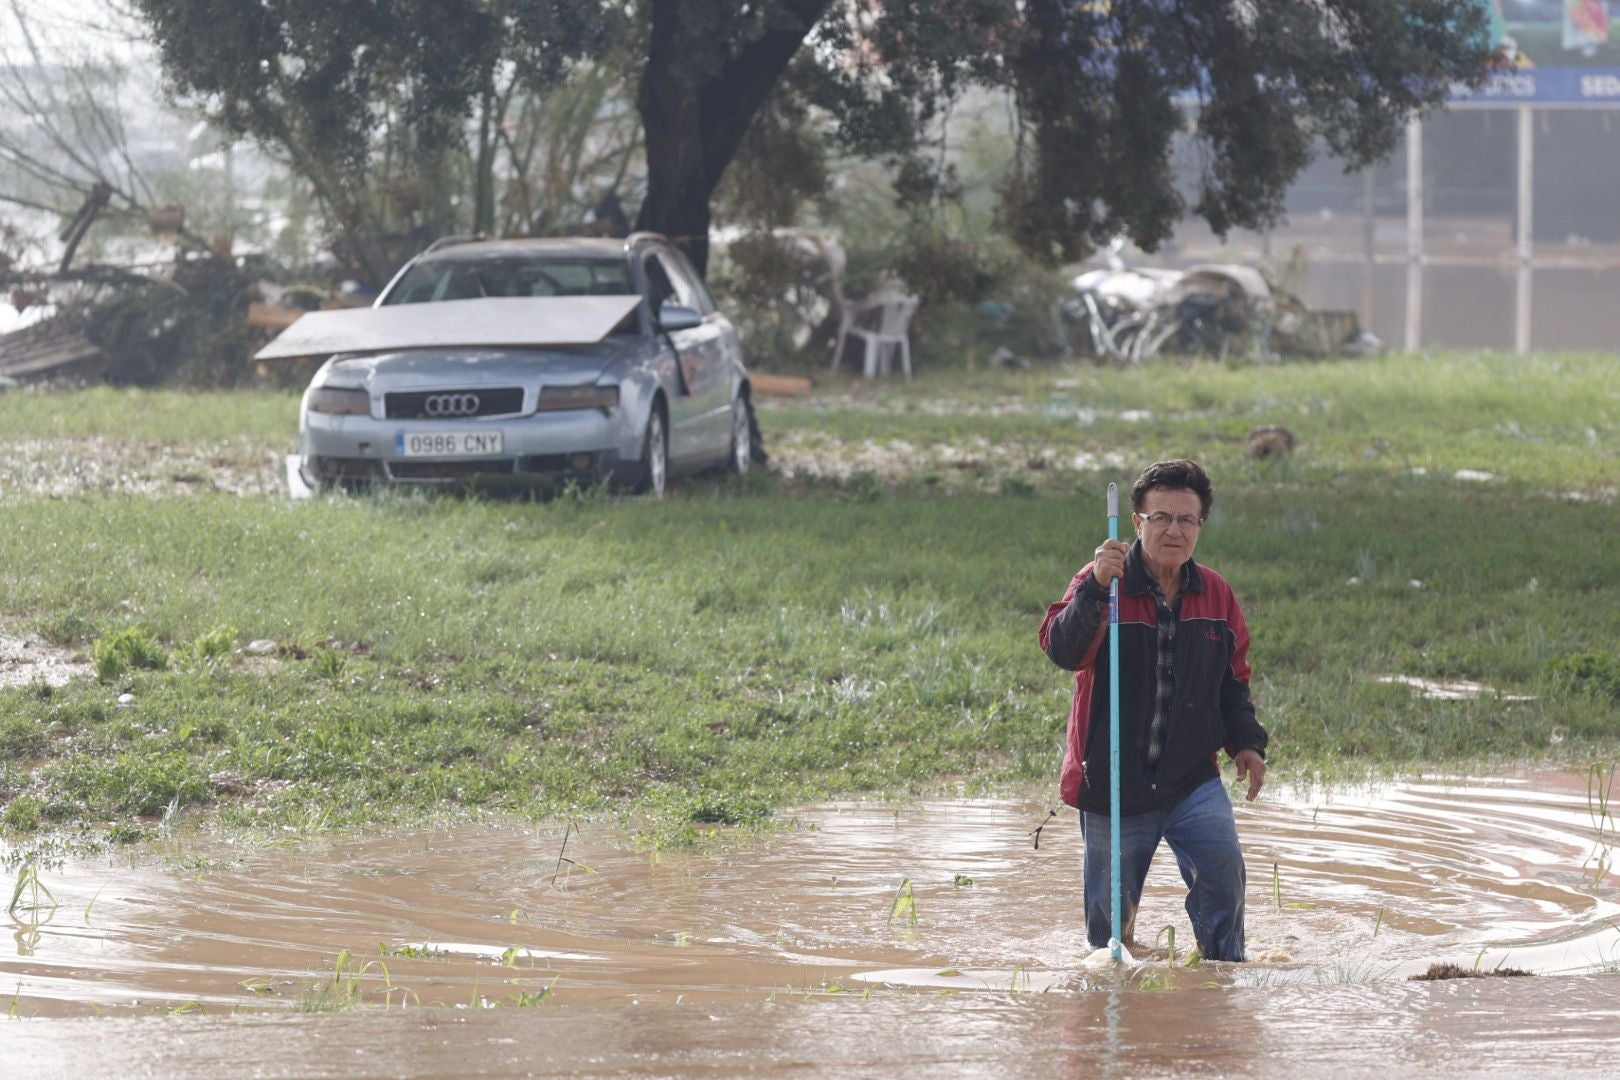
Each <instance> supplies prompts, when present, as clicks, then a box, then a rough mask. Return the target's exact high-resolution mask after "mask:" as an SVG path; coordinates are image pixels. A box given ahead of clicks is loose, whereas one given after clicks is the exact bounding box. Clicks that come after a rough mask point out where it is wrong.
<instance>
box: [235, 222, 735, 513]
mask: <svg viewBox="0 0 1620 1080" xmlns="http://www.w3.org/2000/svg"><path fill="white" fill-rule="evenodd" d="M258 356H259V358H261V359H273V358H277V357H295V356H297V357H329V359H327V360H326V362H325V363H323V364H322V365H321V367H320V369H319V370H318V371H317V372H316V373H315V376H314V378H313V379H311V380H310V384H309V389H308V390H306V391H305V392H304V398H303V403H302V405H301V407H300V410H299V420H298V433H299V454H300V463H299V464H300V471H301V473H302V476H303V479H304V482H305V483H307V484H308V485H309V486H310V487H312V488H316V489H322V488H330V487H334V486H343V487H359V486H364V485H367V484H374V483H391V484H468V485H476V486H480V487H526V488H535V489H543V488H546V487H556V486H558V485H561V484H565V483H567V482H568V481H574V482H576V483H578V484H580V485H582V486H589V485H594V484H598V483H604V482H605V483H608V484H611V485H613V486H614V487H616V488H620V489H625V490H630V491H638V492H646V493H649V494H652V495H662V494H663V493H664V490H665V485H666V483H667V481H668V479H669V477H670V476H672V475H675V474H678V473H683V472H690V471H695V470H699V469H704V468H712V467H725V468H729V469H731V470H733V471H735V472H738V473H744V472H747V470H748V468H749V465H750V463H751V462H752V461H754V460H756V459H759V458H762V457H763V451H762V449H761V447H760V446H759V436H758V428H757V426H756V425H755V423H754V417H753V409H752V404H751V401H750V390H749V381H748V372H747V371H746V370H745V368H744V366H743V360H742V347H741V343H740V341H739V339H738V335H737V331H736V328H735V327H733V326H732V324H731V322H730V321H729V320H728V319H727V318H726V317H725V316H724V315H723V314H721V313H720V312H719V311H718V310H717V309H716V307H715V304H714V300H713V299H712V298H711V297H710V296H709V292H708V290H707V289H706V288H704V285H703V282H702V279H701V278H699V277H698V275H697V274H696V272H694V270H693V269H692V266H691V264H690V263H689V262H688V261H687V259H686V257H685V256H684V255H683V254H682V253H681V252H680V251H678V250H677V249H676V248H674V247H673V246H671V245H670V244H669V243H667V242H666V241H664V240H663V239H662V238H661V237H657V236H653V235H650V234H645V233H640V234H636V235H634V236H631V237H630V238H629V239H628V240H608V239H595V238H587V239H536V240H455V239H452V240H446V241H440V242H439V243H436V244H434V245H433V246H432V247H430V248H428V249H427V250H426V251H424V252H422V253H421V254H420V255H418V256H416V258H414V259H412V260H411V261H410V262H409V263H407V264H406V265H405V267H404V268H403V269H402V270H401V271H400V272H399V273H398V274H397V275H395V277H394V279H393V281H391V282H389V284H388V286H387V288H385V289H384V290H383V291H382V293H381V294H380V295H379V296H378V297H377V301H376V303H375V304H374V305H372V306H371V307H369V308H360V309H351V310H346V311H320V312H311V313H309V314H307V315H305V316H303V317H302V318H300V319H299V320H298V321H297V322H295V323H293V325H292V326H290V327H289V328H288V329H287V330H285V331H283V333H282V334H281V335H280V336H279V337H277V338H276V339H275V340H274V341H272V342H271V343H270V344H269V345H268V346H266V347H265V348H264V349H262V350H260V352H259V354H258Z"/></svg>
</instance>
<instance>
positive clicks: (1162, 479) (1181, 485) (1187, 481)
mask: <svg viewBox="0 0 1620 1080" xmlns="http://www.w3.org/2000/svg"><path fill="white" fill-rule="evenodd" d="M1154 488H1174V489H1178V490H1186V491H1190V492H1192V493H1193V494H1194V495H1197V496H1198V505H1199V507H1200V508H1201V509H1200V510H1199V513H1198V516H1199V517H1206V518H1207V517H1209V508H1210V507H1211V506H1212V505H1214V503H1215V489H1214V488H1212V487H1210V486H1209V474H1208V473H1206V472H1205V471H1204V467H1203V466H1202V465H1200V464H1198V462H1196V461H1192V460H1189V459H1187V458H1177V459H1176V460H1175V461H1155V462H1154V463H1153V464H1152V465H1149V466H1148V467H1147V468H1145V469H1143V470H1142V475H1141V476H1138V477H1137V478H1136V483H1134V484H1132V485H1131V509H1132V510H1138V511H1139V510H1141V509H1142V501H1143V500H1144V499H1146V498H1147V493H1148V492H1150V491H1152V490H1153V489H1154Z"/></svg>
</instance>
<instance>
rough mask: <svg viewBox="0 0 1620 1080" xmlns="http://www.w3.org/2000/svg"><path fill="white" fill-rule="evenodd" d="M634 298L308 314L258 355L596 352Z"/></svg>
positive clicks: (504, 300)
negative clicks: (589, 348) (503, 349)
mask: <svg viewBox="0 0 1620 1080" xmlns="http://www.w3.org/2000/svg"><path fill="white" fill-rule="evenodd" d="M639 303H641V298H640V297H639V296H546V297H481V298H479V299H476V300H441V301H438V302H437V303H431V304H396V305H392V306H390V307H380V308H376V307H372V308H352V309H349V310H347V311H311V312H309V313H308V314H306V315H304V316H303V318H301V319H299V320H298V321H297V322H296V323H294V324H293V325H291V326H289V327H288V328H287V329H286V330H283V331H282V332H281V335H280V336H279V337H277V338H276V339H275V340H274V341H272V342H271V343H270V344H268V345H266V346H265V347H264V348H262V349H260V350H259V351H258V353H256V354H255V358H256V359H259V360H281V359H287V358H290V357H295V356H298V357H303V356H330V355H332V354H333V353H349V352H387V351H391V350H394V349H434V348H492V347H497V346H507V347H514V348H525V347H529V348H532V347H538V346H549V345H594V344H595V343H596V342H598V341H601V340H602V339H603V338H604V337H606V336H607V335H608V332H609V331H611V330H612V329H613V328H614V327H615V326H617V325H619V323H620V321H622V320H623V319H624V317H625V316H626V315H628V314H629V313H630V312H631V310H632V309H634V308H635V306H636V305H637V304H639Z"/></svg>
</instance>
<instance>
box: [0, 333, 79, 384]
mask: <svg viewBox="0 0 1620 1080" xmlns="http://www.w3.org/2000/svg"><path fill="white" fill-rule="evenodd" d="M101 358H102V353H101V350H100V349H99V348H98V347H97V346H96V345H95V344H94V343H92V342H91V341H90V340H88V339H87V338H85V337H84V335H82V334H77V333H73V332H71V331H64V330H62V329H61V328H59V327H56V326H53V325H52V324H51V323H49V322H46V323H39V324H37V325H35V326H30V327H27V328H25V329H22V330H18V331H15V332H13V333H10V334H6V335H5V336H3V337H0V375H8V376H12V377H16V376H24V375H39V374H42V373H44V372H48V371H55V370H57V369H58V368H67V367H72V366H74V365H76V364H83V363H88V362H91V361H96V360H100V359H101Z"/></svg>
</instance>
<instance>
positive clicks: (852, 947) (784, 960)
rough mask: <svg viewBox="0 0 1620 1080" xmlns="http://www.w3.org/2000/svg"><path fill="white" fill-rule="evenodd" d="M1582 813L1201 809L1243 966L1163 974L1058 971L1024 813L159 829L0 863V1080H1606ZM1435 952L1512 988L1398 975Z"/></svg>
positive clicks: (1444, 802)
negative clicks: (312, 835)
mask: <svg viewBox="0 0 1620 1080" xmlns="http://www.w3.org/2000/svg"><path fill="white" fill-rule="evenodd" d="M1606 813H1607V810H1606V804H1605V803H1604V802H1602V801H1601V800H1599V799H1597V798H1596V797H1595V795H1594V792H1593V791H1592V790H1591V785H1589V784H1588V782H1587V778H1586V777H1583V776H1562V775H1541V776H1521V777H1514V778H1508V779H1502V778H1492V779H1456V778H1453V779H1445V780H1432V781H1422V782H1407V783H1402V784H1398V785H1389V786H1380V787H1373V788H1367V789H1365V790H1356V791H1346V790H1332V791H1321V792H1303V791H1292V792H1289V791H1282V792H1277V793H1275V794H1273V793H1272V792H1269V791H1268V793H1267V800H1266V801H1264V802H1262V803H1260V804H1258V805H1253V806H1240V807H1239V810H1238V814H1239V828H1240V831H1241V833H1242V836H1243V839H1244V845H1245V850H1246V852H1247V857H1248V865H1249V872H1250V882H1249V896H1248V903H1249V914H1248V924H1249V946H1250V952H1251V962H1250V963H1248V964H1243V965H1230V964H1205V965H1201V966H1196V967H1183V966H1176V967H1171V966H1170V965H1169V964H1168V963H1167V957H1166V956H1165V951H1166V950H1165V946H1166V944H1167V940H1166V939H1167V936H1168V935H1164V934H1161V939H1160V941H1159V942H1158V943H1157V945H1158V948H1157V949H1155V947H1154V946H1155V942H1153V941H1151V940H1144V941H1142V942H1140V943H1139V945H1138V947H1137V950H1136V951H1137V954H1138V957H1139V959H1143V958H1145V962H1144V963H1142V964H1141V965H1140V966H1138V967H1136V968H1134V969H1131V970H1128V971H1118V970H1103V971H1098V972H1092V971H1087V972H1086V973H1085V974H1083V975H1082V974H1081V969H1080V964H1079V962H1080V960H1081V959H1082V958H1083V957H1085V956H1086V955H1087V953H1088V952H1089V949H1088V948H1087V946H1086V943H1085V941H1084V940H1083V938H1082V935H1081V932H1080V928H1079V911H1078V909H1079V902H1080V900H1079V886H1078V863H1079V858H1080V843H1079V836H1078V828H1077V827H1076V826H1075V823H1074V821H1073V819H1072V816H1071V815H1070V814H1069V813H1066V812H1065V813H1063V814H1061V815H1060V816H1059V817H1057V818H1055V819H1053V820H1052V821H1051V823H1050V824H1048V825H1047V826H1046V828H1045V829H1044V830H1043V831H1042V832H1041V834H1040V840H1041V842H1040V846H1039V848H1038V849H1036V848H1035V847H1034V846H1033V845H1032V842H1031V836H1030V833H1031V830H1033V829H1034V828H1035V827H1036V826H1038V825H1040V824H1042V822H1043V821H1044V820H1045V819H1046V816H1047V807H1046V806H1045V805H1044V804H1039V803H1032V802H1019V801H941V802H924V803H917V804H908V805H905V806H900V807H894V806H890V805H882V804H865V803H863V804H836V805H828V806H819V807H812V808H808V809H806V810H804V811H802V812H801V813H800V814H799V815H798V820H799V821H800V822H801V827H799V828H796V829H793V830H790V831H784V832H782V833H779V834H774V835H771V836H768V837H766V838H764V839H760V840H747V841H739V842H738V843H737V844H736V845H734V846H731V847H729V848H727V849H724V850H718V851H704V852H684V853H676V854H670V853H662V854H652V853H648V852H644V851H639V852H638V851H636V850H634V849H633V848H632V847H630V846H628V845H627V844H625V843H624V837H623V836H622V835H620V834H617V833H615V832H613V831H612V830H610V829H609V828H608V827H607V826H592V825H590V824H587V825H586V827H585V829H584V831H583V833H572V834H571V835H569V837H568V842H567V845H566V847H564V845H563V831H562V830H558V829H551V830H543V831H536V830H533V829H524V828H521V827H516V826H513V827H505V828H495V827H480V828H467V829H459V830H454V831H435V832H421V833H411V834H404V835H394V836H389V837H384V838H380V839H379V838H353V839H340V840H332V841H327V842H322V843H311V842H309V841H307V840H306V841H301V842H300V843H299V844H298V845H297V846H296V847H288V848H281V847H276V846H263V845H261V846H245V845H246V844H249V843H252V842H251V841H248V842H239V843H235V844H231V843H225V842H221V841H208V840H200V839H195V838H193V839H187V840H184V841H176V842H175V843H174V846H172V847H163V846H159V847H156V848H152V849H148V850H146V851H143V852H141V853H138V854H135V855H130V854H119V855H115V856H110V857H107V858H104V859H98V860H86V861H76V862H68V863H66V864H63V865H59V866H56V867H49V866H47V867H45V868H43V869H41V870H40V871H39V875H38V884H39V888H37V889H36V888H34V887H33V883H32V882H31V881H30V880H28V879H26V878H25V879H23V881H22V884H23V888H22V889H21V890H20V893H19V897H18V902H17V904H16V905H15V907H14V910H13V912H12V914H11V916H10V925H11V932H12V941H11V942H9V943H7V945H6V946H4V947H0V1013H3V1012H6V1011H9V1012H11V1013H12V1014H13V1015H15V1016H17V1017H20V1019H18V1020H16V1021H14V1022H11V1023H4V1022H0V1076H24V1075H26V1076H28V1077H29V1078H30V1080H33V1078H38V1077H58V1076H63V1077H73V1078H74V1080H83V1078H86V1077H92V1076H120V1077H126V1076H161V1077H220V1076H230V1077H245V1076H288V1077H293V1076H296V1077H324V1076H330V1077H356V1076H379V1077H459V1076H521V1075H560V1074H568V1075H578V1076H638V1077H641V1076H733V1075H752V1076H766V1077H794V1076H814V1075H832V1074H839V1075H851V1076H875V1075H901V1074H906V1073H912V1072H916V1073H917V1075H927V1076H929V1077H938V1076H986V1077H990V1076H996V1077H1000V1076H1007V1075H1022V1074H1030V1073H1031V1072H1036V1073H1040V1072H1046V1073H1054V1072H1055V1073H1058V1074H1067V1075H1079V1074H1081V1073H1085V1074H1087V1075H1102V1076H1131V1077H1146V1076H1164V1075H1203V1076H1261V1075H1264V1076H1291V1075H1296V1074H1298V1073H1300V1072H1303V1071H1305V1070H1310V1073H1311V1075H1312V1076H1313V1077H1316V1078H1322V1077H1339V1076H1372V1075H1385V1074H1387V1073H1388V1072H1389V1071H1390V1070H1391V1069H1392V1068H1395V1069H1399V1070H1400V1071H1401V1072H1402V1073H1403V1074H1404V1075H1405V1076H1424V1075H1435V1076H1438V1075H1442V1074H1444V1075H1448V1076H1452V1075H1482V1074H1492V1073H1498V1072H1501V1073H1512V1074H1514V1075H1515V1076H1552V1075H1571V1074H1576V1073H1581V1074H1586V1075H1592V1076H1601V1075H1614V1074H1615V1072H1616V1070H1617V1069H1620V904H1617V903H1616V894H1615V889H1614V881H1613V879H1610V878H1607V877H1602V878H1600V876H1599V874H1600V867H1601V865H1602V864H1603V862H1604V860H1605V859H1607V857H1608V855H1609V850H1610V849H1609V847H1608V846H1607V845H1609V844H1612V843H1613V842H1614V841H1615V833H1614V829H1615V823H1614V820H1613V818H1612V817H1609V816H1606ZM560 854H561V855H565V856H566V858H567V859H568V860H571V862H562V863H559V855H560ZM906 882H909V889H908V888H907V887H906V886H905V884H904V883H906ZM10 891H11V889H9V888H8V889H7V890H6V892H7V893H9V892H10ZM1182 895H1183V890H1182V888H1181V884H1180V881H1179V879H1178V877H1177V876H1176V874H1175V870H1174V865H1173V861H1172V860H1170V859H1169V858H1168V857H1166V856H1164V855H1162V854H1161V857H1160V859H1159V860H1158V861H1157V863H1156V864H1155V867H1154V870H1153V873H1152V875H1151V877H1150V879H1149V884H1148V890H1147V894H1146V896H1145V898H1144V902H1143V906H1142V910H1141V915H1140V917H1139V925H1140V926H1141V927H1142V928H1143V929H1142V934H1143V937H1144V938H1146V937H1147V935H1149V934H1159V933H1160V930H1159V928H1160V927H1166V926H1173V927H1175V929H1176V935H1175V936H1176V942H1177V948H1178V951H1180V950H1184V949H1185V947H1186V945H1187V944H1188V942H1189V941H1190V937H1191V934H1190V930H1189V928H1188V926H1187V922H1186V918H1185V915H1184V914H1183V913H1182V910H1181V898H1182ZM901 897H909V898H910V905H909V907H908V905H907V904H906V903H904V902H902V903H900V904H899V905H896V900H897V898H901ZM912 915H915V921H913V919H912V917H911V916H912ZM0 940H3V939H0ZM345 950H347V953H348V957H349V959H348V962H347V964H346V965H343V966H342V967H341V969H340V968H339V964H340V956H342V955H343V953H344V951H345ZM1437 961H1450V962H1454V963H1456V964H1459V965H1460V966H1462V967H1464V968H1469V969H1475V968H1482V969H1490V968H1494V967H1497V966H1499V965H1507V966H1512V967H1519V968H1526V969H1529V970H1531V971H1533V972H1535V973H1536V976H1537V977H1534V978H1490V979H1486V978H1479V979H1466V980H1456V981H1450V982H1412V981H1408V978H1407V977H1408V976H1409V975H1411V974H1414V973H1417V972H1421V971H1423V970H1425V969H1426V968H1427V967H1428V966H1429V965H1430V964H1431V963H1433V962H1437ZM524 1005H530V1006H532V1007H520V1006H524ZM310 1010H316V1011H310Z"/></svg>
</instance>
